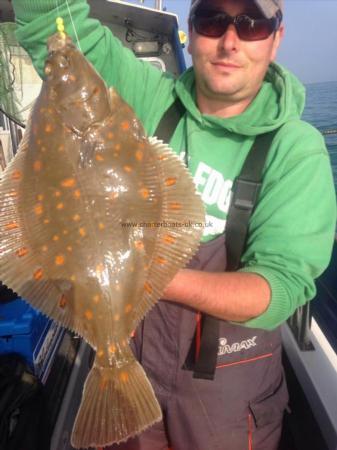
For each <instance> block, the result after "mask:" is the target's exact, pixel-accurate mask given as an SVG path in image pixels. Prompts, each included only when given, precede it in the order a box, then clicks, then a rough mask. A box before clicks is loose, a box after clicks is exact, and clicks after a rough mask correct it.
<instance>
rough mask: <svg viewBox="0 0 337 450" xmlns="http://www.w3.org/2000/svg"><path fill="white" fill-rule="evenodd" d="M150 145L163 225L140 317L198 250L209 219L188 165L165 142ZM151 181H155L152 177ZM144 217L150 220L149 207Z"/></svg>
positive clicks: (141, 304) (158, 234)
mask: <svg viewBox="0 0 337 450" xmlns="http://www.w3.org/2000/svg"><path fill="white" fill-rule="evenodd" d="M150 146H151V150H152V152H153V155H154V159H155V160H156V161H157V164H158V166H159V169H160V170H159V172H160V173H161V180H160V183H161V196H162V198H163V200H162V216H161V219H160V220H161V223H162V226H159V227H158V232H157V234H156V238H155V242H154V252H153V256H152V259H151V262H150V264H149V269H148V274H147V279H146V282H145V285H144V293H143V297H142V299H141V301H140V302H139V305H138V312H139V316H140V318H142V317H144V315H145V314H146V313H147V311H148V310H149V309H150V308H151V307H152V306H153V305H154V303H155V302H156V300H157V299H159V298H160V297H161V296H162V294H163V291H164V289H165V287H166V286H167V284H168V283H169V282H170V281H171V280H172V278H173V277H174V275H175V274H176V273H177V271H178V270H179V269H181V268H183V267H185V265H186V264H187V263H188V261H189V260H190V259H191V258H192V256H193V255H194V254H195V253H196V251H197V250H198V247H199V243H200V239H201V236H202V232H203V224H204V221H205V212H204V207H203V203H202V200H201V196H200V195H199V194H198V193H197V192H196V188H195V184H194V181H193V178H192V176H191V174H190V173H189V171H188V170H187V168H186V167H185V166H184V164H183V163H182V162H181V161H180V159H179V158H178V156H177V155H175V154H174V153H173V152H172V150H171V149H170V148H169V147H168V146H167V145H166V144H164V143H163V142H162V141H159V140H158V139H156V138H154V137H153V138H150ZM151 164H153V162H152V163H151ZM156 176H158V171H157V175H156ZM153 177H155V174H153ZM149 182H150V184H151V180H149ZM153 183H155V180H153ZM143 217H144V220H145V221H146V212H145V210H144V216H143ZM168 224H172V226H167V225H168ZM174 224H175V226H173V225H174ZM165 225H166V226H165ZM193 225H194V226H193ZM137 316H138V314H137ZM135 326H136V324H135Z"/></svg>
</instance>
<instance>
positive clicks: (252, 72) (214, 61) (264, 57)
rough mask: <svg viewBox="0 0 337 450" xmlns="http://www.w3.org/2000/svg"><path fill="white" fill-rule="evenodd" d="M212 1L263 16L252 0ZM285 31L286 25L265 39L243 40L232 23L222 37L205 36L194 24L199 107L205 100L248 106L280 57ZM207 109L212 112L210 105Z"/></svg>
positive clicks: (231, 10)
mask: <svg viewBox="0 0 337 450" xmlns="http://www.w3.org/2000/svg"><path fill="white" fill-rule="evenodd" d="M208 4H212V8H213V7H216V9H220V10H222V11H224V12H226V13H228V14H229V15H231V16H237V15H240V14H247V15H250V16H251V17H255V18H258V17H261V18H262V17H263V16H262V14H261V13H260V11H259V9H258V8H257V6H256V5H255V3H254V2H252V0H207V5H208ZM282 34H283V27H281V28H280V29H279V30H278V31H277V32H276V33H273V34H272V35H271V36H269V37H268V38H267V39H265V40H261V41H253V42H248V41H243V40H240V39H239V37H238V35H237V33H236V30H235V27H234V25H230V26H229V27H228V29H227V31H226V33H225V34H224V35H223V36H221V37H220V38H209V37H205V36H202V35H200V34H198V33H197V32H196V31H195V30H194V29H193V27H192V28H191V29H190V33H189V47H188V51H189V53H190V54H191V55H192V60H193V65H194V69H195V74H196V89H197V100H198V104H199V107H201V106H203V105H205V102H206V104H209V102H216V103H218V104H219V103H221V102H223V103H224V104H235V103H240V102H242V103H245V104H246V106H248V104H249V103H250V102H251V101H252V99H253V98H254V97H255V95H256V94H257V92H258V91H259V89H260V87H261V83H262V81H263V79H264V76H265V73H266V71H267V69H268V65H269V63H270V62H271V61H273V60H274V58H275V56H276V51H277V48H278V46H279V43H280V39H281V37H282ZM203 109H204V108H203V107H201V110H203ZM244 109H245V108H244ZM203 112H204V111H203ZM206 112H209V111H208V110H207V108H206Z"/></svg>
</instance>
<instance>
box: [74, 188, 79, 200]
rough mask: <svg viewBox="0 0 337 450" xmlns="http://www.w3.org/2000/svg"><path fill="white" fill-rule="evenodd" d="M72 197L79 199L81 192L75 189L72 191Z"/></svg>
mask: <svg viewBox="0 0 337 450" xmlns="http://www.w3.org/2000/svg"><path fill="white" fill-rule="evenodd" d="M74 197H75V198H80V197H81V191H80V190H79V189H76V190H75V191H74Z"/></svg>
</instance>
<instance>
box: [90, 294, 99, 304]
mask: <svg viewBox="0 0 337 450" xmlns="http://www.w3.org/2000/svg"><path fill="white" fill-rule="evenodd" d="M100 300H101V296H100V295H98V294H95V295H94V296H93V298H92V301H93V302H94V303H99V302H100Z"/></svg>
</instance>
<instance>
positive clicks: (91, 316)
mask: <svg viewBox="0 0 337 450" xmlns="http://www.w3.org/2000/svg"><path fill="white" fill-rule="evenodd" d="M84 315H85V317H86V319H88V320H92V319H93V317H94V313H93V312H92V311H91V309H87V310H86V311H85V312H84Z"/></svg>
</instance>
